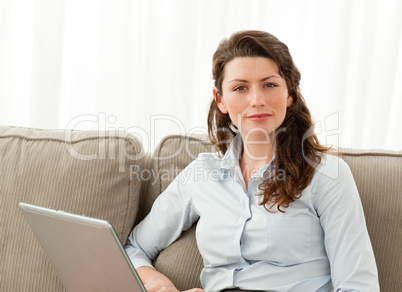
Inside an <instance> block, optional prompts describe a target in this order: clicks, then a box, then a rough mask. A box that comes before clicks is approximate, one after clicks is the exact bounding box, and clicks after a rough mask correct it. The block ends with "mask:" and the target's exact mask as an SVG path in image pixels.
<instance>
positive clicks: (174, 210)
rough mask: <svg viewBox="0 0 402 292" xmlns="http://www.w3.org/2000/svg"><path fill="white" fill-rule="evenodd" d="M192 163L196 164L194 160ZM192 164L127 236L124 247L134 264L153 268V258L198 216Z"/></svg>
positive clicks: (180, 174) (136, 266)
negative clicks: (193, 195) (194, 196)
mask: <svg viewBox="0 0 402 292" xmlns="http://www.w3.org/2000/svg"><path fill="white" fill-rule="evenodd" d="M192 164H193V163H192ZM191 172H192V167H191V164H190V165H189V166H188V167H187V168H185V169H184V170H183V171H182V172H181V173H179V175H178V176H177V177H176V178H175V179H174V180H173V181H172V183H171V184H170V185H169V186H168V187H167V189H166V190H165V191H164V192H163V193H162V194H161V195H160V196H159V197H158V198H157V199H156V200H155V202H154V204H153V206H152V209H151V211H150V213H149V214H148V215H147V216H146V217H145V219H144V220H143V221H141V222H140V223H139V224H138V225H137V226H136V227H135V228H134V229H133V231H132V232H131V234H130V235H129V237H128V240H127V243H126V246H125V250H126V252H127V255H128V256H129V258H130V260H131V262H132V263H133V265H134V267H135V268H136V269H138V268H139V267H142V266H148V267H152V260H154V259H155V257H156V256H157V255H158V254H159V252H160V251H161V250H162V249H164V248H166V247H168V246H169V245H170V244H172V243H173V242H174V241H175V240H176V239H177V238H178V237H179V236H180V235H181V233H182V231H184V230H187V229H189V228H190V227H191V226H192V224H193V223H194V222H195V221H196V220H197V219H198V215H197V214H196V213H195V212H194V211H193V208H192V200H191V192H190V190H191V187H193V186H194V182H193V181H192V180H191V177H192V175H191Z"/></svg>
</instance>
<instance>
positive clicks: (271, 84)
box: [264, 82, 278, 87]
mask: <svg viewBox="0 0 402 292" xmlns="http://www.w3.org/2000/svg"><path fill="white" fill-rule="evenodd" d="M276 86H278V85H276V84H275V83H271V82H269V83H266V84H264V87H276Z"/></svg>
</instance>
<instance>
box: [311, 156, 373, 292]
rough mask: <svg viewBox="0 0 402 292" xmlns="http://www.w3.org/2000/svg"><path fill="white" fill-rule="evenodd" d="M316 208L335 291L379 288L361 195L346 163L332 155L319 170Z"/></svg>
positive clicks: (370, 290) (371, 291)
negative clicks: (323, 234)
mask: <svg viewBox="0 0 402 292" xmlns="http://www.w3.org/2000/svg"><path fill="white" fill-rule="evenodd" d="M318 171H319V172H320V173H319V175H320V181H319V188H318V192H317V193H316V210H317V213H318V216H319V218H320V223H321V226H322V228H323V230H324V233H325V239H324V240H325V249H326V252H327V256H328V259H329V262H330V266H331V278H332V283H333V286H334V289H335V291H337V292H341V291H359V292H363V291H367V292H374V291H380V289H379V283H378V275H377V267H376V263H375V258H374V253H373V249H372V247H371V242H370V238H369V235H368V232H367V227H366V222H365V218H364V212H363V208H362V204H361V201H360V196H359V193H358V190H357V187H356V184H355V181H354V179H353V175H352V173H351V171H350V169H349V166H348V165H347V164H346V163H345V162H344V161H343V160H342V159H340V158H335V157H332V159H329V160H327V161H326V166H325V167H323V168H321V169H320V170H318Z"/></svg>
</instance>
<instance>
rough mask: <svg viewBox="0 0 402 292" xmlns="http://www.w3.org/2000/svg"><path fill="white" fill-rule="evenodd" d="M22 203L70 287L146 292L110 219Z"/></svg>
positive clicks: (53, 261)
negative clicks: (105, 219)
mask: <svg viewBox="0 0 402 292" xmlns="http://www.w3.org/2000/svg"><path fill="white" fill-rule="evenodd" d="M19 206H20V208H21V210H22V213H23V214H24V216H25V218H26V219H27V221H28V223H29V225H30V226H31V228H32V230H33V232H34V234H35V236H36V237H37V239H38V241H39V243H40V245H41V246H42V248H43V250H44V251H45V253H46V255H47V257H48V259H49V261H50V263H51V264H52V266H53V268H54V269H55V270H56V272H57V274H58V275H59V277H60V279H61V281H62V283H63V284H64V286H65V288H66V289H67V290H68V291H71V292H76V291H80V292H81V291H96V292H98V291H134V292H146V289H145V288H144V285H143V284H142V283H141V280H140V278H139V277H138V275H137V273H136V271H135V269H134V267H133V266H132V264H131V261H130V259H129V258H128V256H127V254H126V253H125V250H124V248H123V247H122V245H121V243H120V241H119V239H118V237H117V235H116V233H115V231H114V229H113V227H112V225H111V224H110V223H109V222H107V221H104V220H99V219H94V218H90V217H85V216H79V215H75V214H70V213H65V212H63V211H56V210H52V209H47V208H43V207H39V206H34V205H30V204H26V203H20V204H19Z"/></svg>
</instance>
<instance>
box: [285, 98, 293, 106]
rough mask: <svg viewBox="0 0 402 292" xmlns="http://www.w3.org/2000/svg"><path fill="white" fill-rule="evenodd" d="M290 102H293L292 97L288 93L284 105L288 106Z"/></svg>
mask: <svg viewBox="0 0 402 292" xmlns="http://www.w3.org/2000/svg"><path fill="white" fill-rule="evenodd" d="M292 103H293V97H292V96H291V95H289V96H288V99H287V100H286V107H290V106H291V105H292Z"/></svg>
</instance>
